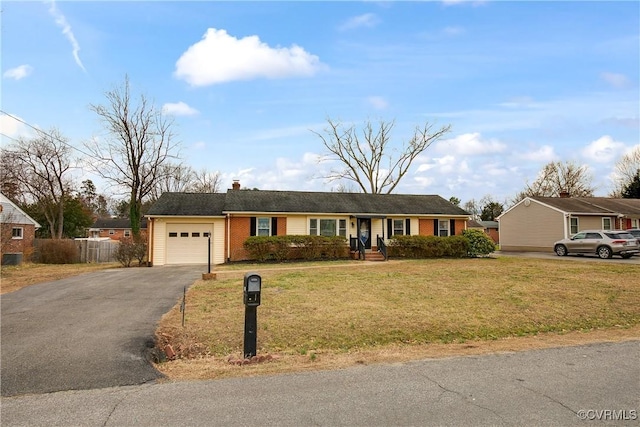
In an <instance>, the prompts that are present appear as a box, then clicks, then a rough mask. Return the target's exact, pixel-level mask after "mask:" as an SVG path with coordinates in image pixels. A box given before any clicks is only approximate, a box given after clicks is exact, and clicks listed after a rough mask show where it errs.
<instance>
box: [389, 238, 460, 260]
mask: <svg viewBox="0 0 640 427" xmlns="http://www.w3.org/2000/svg"><path fill="white" fill-rule="evenodd" d="M468 245H469V244H468V241H467V240H466V239H465V238H464V237H462V236H448V237H439V236H394V237H393V238H392V239H391V241H390V243H389V247H388V253H389V256H393V257H399V258H440V257H449V258H461V257H464V256H466V255H467V252H468Z"/></svg>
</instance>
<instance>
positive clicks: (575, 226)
mask: <svg viewBox="0 0 640 427" xmlns="http://www.w3.org/2000/svg"><path fill="white" fill-rule="evenodd" d="M569 222H570V224H571V231H570V233H571V234H576V233H577V232H578V218H569Z"/></svg>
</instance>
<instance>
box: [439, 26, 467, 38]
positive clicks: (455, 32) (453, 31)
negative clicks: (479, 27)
mask: <svg viewBox="0 0 640 427" xmlns="http://www.w3.org/2000/svg"><path fill="white" fill-rule="evenodd" d="M442 31H443V32H444V34H446V35H447V36H459V35H460V34H464V28H462V27H445V29H444V30H442Z"/></svg>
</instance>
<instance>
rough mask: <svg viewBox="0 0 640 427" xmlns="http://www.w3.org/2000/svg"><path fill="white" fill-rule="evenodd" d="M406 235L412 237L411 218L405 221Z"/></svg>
mask: <svg viewBox="0 0 640 427" xmlns="http://www.w3.org/2000/svg"><path fill="white" fill-rule="evenodd" d="M404 224H405V225H404V234H406V235H407V236H411V220H410V219H409V218H407V219H405V220H404Z"/></svg>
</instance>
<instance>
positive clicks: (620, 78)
mask: <svg viewBox="0 0 640 427" xmlns="http://www.w3.org/2000/svg"><path fill="white" fill-rule="evenodd" d="M600 78H601V79H602V80H604V81H605V82H607V83H608V84H609V85H611V86H613V87H614V88H616V89H623V88H626V87H628V86H629V84H630V81H629V79H628V78H627V76H625V75H624V74H618V73H609V72H604V73H600Z"/></svg>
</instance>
